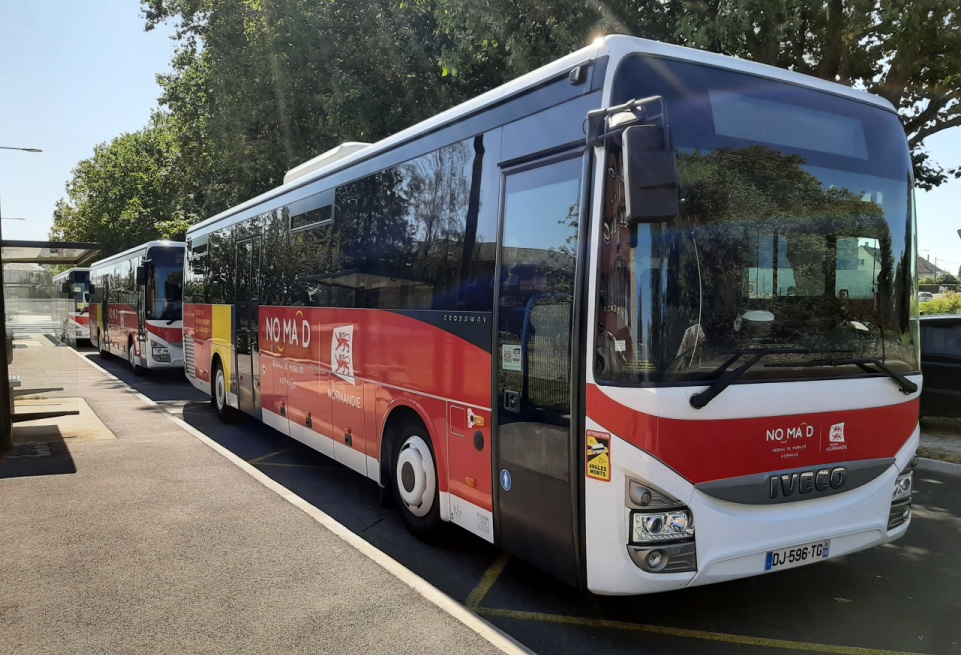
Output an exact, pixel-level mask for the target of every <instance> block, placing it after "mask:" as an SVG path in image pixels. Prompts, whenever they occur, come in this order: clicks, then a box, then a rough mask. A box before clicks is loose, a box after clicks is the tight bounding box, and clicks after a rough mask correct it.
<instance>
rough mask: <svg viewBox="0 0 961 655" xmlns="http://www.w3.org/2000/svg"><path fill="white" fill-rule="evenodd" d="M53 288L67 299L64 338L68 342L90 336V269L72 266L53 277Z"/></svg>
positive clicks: (74, 341)
mask: <svg viewBox="0 0 961 655" xmlns="http://www.w3.org/2000/svg"><path fill="white" fill-rule="evenodd" d="M53 288H54V289H56V290H58V291H59V293H60V294H61V295H62V296H63V297H65V298H66V299H67V315H66V317H65V318H64V319H63V338H64V340H65V341H67V342H68V343H72V344H76V343H77V342H78V341H81V340H84V339H89V338H90V313H89V312H88V308H89V306H90V269H89V268H71V269H68V270H66V271H63V272H62V273H58V274H57V275H55V276H54V277H53Z"/></svg>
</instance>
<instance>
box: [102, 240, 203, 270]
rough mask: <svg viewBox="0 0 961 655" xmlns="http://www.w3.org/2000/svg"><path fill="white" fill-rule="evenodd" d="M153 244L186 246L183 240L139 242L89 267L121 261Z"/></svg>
mask: <svg viewBox="0 0 961 655" xmlns="http://www.w3.org/2000/svg"><path fill="white" fill-rule="evenodd" d="M154 246H161V247H168V248H178V247H179V248H186V247H187V244H186V243H185V242H183V241H166V240H163V241H148V242H146V243H141V244H140V245H139V246H134V247H133V248H130V249H128V250H124V251H123V252H118V253H117V254H116V255H111V256H110V257H107V258H106V259H101V260H100V261H99V262H94V263H93V264H91V265H90V267H91V269H95V268H101V267H102V266H105V265H107V264H114V263H116V262H119V261H123V260H125V259H130V258H131V257H133V256H134V255H137V254H139V253H140V252H141V251H144V250H146V249H147V248H153V247H154Z"/></svg>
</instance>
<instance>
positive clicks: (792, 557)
mask: <svg viewBox="0 0 961 655" xmlns="http://www.w3.org/2000/svg"><path fill="white" fill-rule="evenodd" d="M830 546H831V541H830V540H828V541H815V542H814V543H813V544H804V545H803V546H791V547H790V548H782V549H781V550H769V551H768V552H767V557H765V558H764V570H765V571H780V570H782V569H790V568H793V567H795V566H801V565H802V564H807V563H809V562H815V561H817V560H821V559H827V557H828V549H829V547H830Z"/></svg>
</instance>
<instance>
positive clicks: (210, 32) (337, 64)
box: [143, 0, 456, 214]
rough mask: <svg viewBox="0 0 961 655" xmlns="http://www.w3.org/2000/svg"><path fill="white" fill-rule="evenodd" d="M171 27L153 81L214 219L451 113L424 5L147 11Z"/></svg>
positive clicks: (280, 3)
mask: <svg viewBox="0 0 961 655" xmlns="http://www.w3.org/2000/svg"><path fill="white" fill-rule="evenodd" d="M143 7H144V12H145V15H146V18H147V21H148V23H147V29H150V28H151V27H152V26H153V25H155V24H157V23H158V22H161V21H172V22H175V23H176V25H177V38H178V43H179V45H178V50H177V54H176V56H175V58H174V60H173V66H172V68H173V70H172V72H171V73H170V74H168V75H163V76H161V77H160V78H159V79H160V83H161V86H162V87H163V95H162V97H161V99H160V101H161V103H162V104H163V105H165V106H166V107H167V108H168V109H169V110H170V112H171V115H172V118H171V120H172V123H173V125H174V126H175V130H176V133H177V140H178V143H179V145H180V149H181V151H182V153H183V157H184V164H185V167H186V168H187V170H189V171H190V173H191V175H192V176H193V177H194V178H196V179H202V180H210V181H211V182H212V184H210V185H208V186H206V187H205V188H204V189H203V190H202V191H201V192H200V194H199V195H198V197H197V200H198V203H199V204H200V206H202V207H203V208H204V210H205V213H207V214H212V213H216V212H219V211H222V210H223V209H226V208H227V207H230V206H232V205H235V204H237V203H238V202H241V201H243V200H246V199H248V198H250V197H252V196H255V195H257V194H258V193H260V192H262V191H265V190H267V189H269V188H272V187H275V186H277V185H279V184H280V183H281V182H282V179H283V174H284V172H285V171H286V170H288V169H290V168H292V167H294V166H295V165H297V164H299V163H301V162H303V161H306V160H308V159H310V158H312V157H314V156H316V155H317V154H319V153H321V152H323V151H325V150H327V149H329V148H331V147H334V146H336V145H337V144H339V143H342V142H344V141H375V140H378V139H381V138H383V137H385V136H387V135H389V134H393V133H395V132H398V131H400V130H401V129H403V128H405V127H407V126H409V125H410V124H412V123H414V122H417V121H418V120H422V119H424V118H427V117H429V116H431V115H433V114H435V113H438V112H439V111H441V110H442V109H444V108H446V107H448V106H449V105H450V104H451V98H452V97H454V95H456V89H455V88H454V87H456V82H455V81H454V78H453V76H450V75H445V74H444V71H443V70H442V69H441V68H440V66H439V63H438V62H439V59H440V49H439V48H440V46H439V44H438V43H437V40H436V36H435V35H436V33H437V26H436V21H435V19H434V14H433V10H432V5H431V4H430V3H425V2H417V1H415V2H409V3H405V2H399V3H398V2H393V1H389V0H382V1H380V2H368V1H363V2H362V1H360V0H346V1H343V2H329V3H317V2H314V1H313V0H144V2H143Z"/></svg>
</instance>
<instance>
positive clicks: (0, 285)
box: [0, 213, 13, 456]
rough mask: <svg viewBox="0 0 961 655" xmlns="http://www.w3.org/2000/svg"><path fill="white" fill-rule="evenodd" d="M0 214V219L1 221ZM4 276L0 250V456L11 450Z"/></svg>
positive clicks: (0, 232) (0, 240) (0, 229)
mask: <svg viewBox="0 0 961 655" xmlns="http://www.w3.org/2000/svg"><path fill="white" fill-rule="evenodd" d="M2 218H3V216H2V213H0V219H2ZM2 243H3V220H0V244H2ZM6 286H7V285H6V275H4V274H3V248H0V314H2V315H3V352H2V353H0V456H3V454H4V453H6V452H7V451H9V450H10V449H11V448H13V398H12V396H11V393H10V369H9V367H8V365H7V364H8V362H7V355H8V354H9V353H10V349H9V348H8V345H7V344H8V343H9V342H8V339H9V338H10V337H9V336H8V335H7V302H6V298H5V296H6V294H7V292H6Z"/></svg>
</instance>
